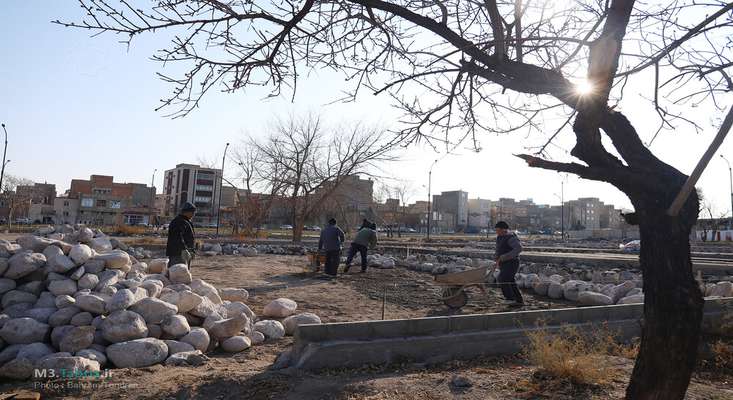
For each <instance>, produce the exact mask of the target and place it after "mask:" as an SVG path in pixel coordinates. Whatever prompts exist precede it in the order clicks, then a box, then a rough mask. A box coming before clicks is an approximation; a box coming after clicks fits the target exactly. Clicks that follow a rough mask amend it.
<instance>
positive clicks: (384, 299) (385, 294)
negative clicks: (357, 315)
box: [382, 285, 387, 320]
mask: <svg viewBox="0 0 733 400" xmlns="http://www.w3.org/2000/svg"><path fill="white" fill-rule="evenodd" d="M386 305H387V285H385V286H384V293H383V294H382V320H384V308H385V307H386Z"/></svg>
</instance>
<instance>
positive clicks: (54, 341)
mask: <svg viewBox="0 0 733 400" xmlns="http://www.w3.org/2000/svg"><path fill="white" fill-rule="evenodd" d="M72 329H74V326H72V325H62V326H57V327H55V328H53V330H52V331H51V345H53V347H56V348H58V347H59V346H60V345H61V340H62V339H63V338H64V336H66V334H67V333H69V332H71V330H72Z"/></svg>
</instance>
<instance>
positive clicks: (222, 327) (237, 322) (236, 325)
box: [208, 315, 249, 340]
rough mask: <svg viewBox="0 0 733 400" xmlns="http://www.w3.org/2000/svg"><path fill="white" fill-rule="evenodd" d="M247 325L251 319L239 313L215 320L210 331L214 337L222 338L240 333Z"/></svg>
mask: <svg viewBox="0 0 733 400" xmlns="http://www.w3.org/2000/svg"><path fill="white" fill-rule="evenodd" d="M247 325H249V319H248V318H247V317H245V316H244V315H238V316H236V317H234V318H226V319H222V320H220V321H216V322H214V323H213V324H212V325H211V328H210V329H209V330H208V331H209V334H210V335H211V337H213V338H214V339H216V340H222V339H225V338H229V337H232V336H236V335H238V334H239V333H240V332H242V331H243V330H244V328H245V327H246V326H247Z"/></svg>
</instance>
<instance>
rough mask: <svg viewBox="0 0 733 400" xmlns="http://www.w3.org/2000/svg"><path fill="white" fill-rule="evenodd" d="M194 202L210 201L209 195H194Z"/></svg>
mask: <svg viewBox="0 0 733 400" xmlns="http://www.w3.org/2000/svg"><path fill="white" fill-rule="evenodd" d="M193 201H194V202H195V203H208V202H210V201H211V197H204V196H196V197H194V198H193Z"/></svg>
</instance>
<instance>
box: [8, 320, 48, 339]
mask: <svg viewBox="0 0 733 400" xmlns="http://www.w3.org/2000/svg"><path fill="white" fill-rule="evenodd" d="M50 331H51V327H50V326H48V325H47V324H44V323H41V322H38V321H36V320H34V319H32V318H13V319H10V320H8V321H6V322H5V323H4V324H3V327H2V328H0V338H2V339H3V340H4V341H5V342H6V343H10V344H29V343H34V342H45V341H46V340H47V339H48V334H49V332H50Z"/></svg>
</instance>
